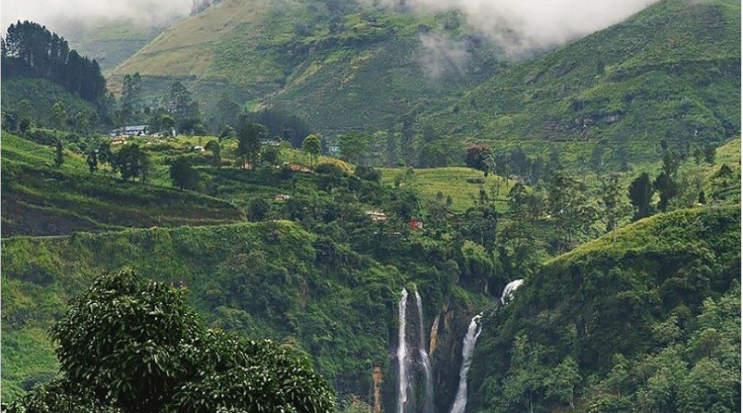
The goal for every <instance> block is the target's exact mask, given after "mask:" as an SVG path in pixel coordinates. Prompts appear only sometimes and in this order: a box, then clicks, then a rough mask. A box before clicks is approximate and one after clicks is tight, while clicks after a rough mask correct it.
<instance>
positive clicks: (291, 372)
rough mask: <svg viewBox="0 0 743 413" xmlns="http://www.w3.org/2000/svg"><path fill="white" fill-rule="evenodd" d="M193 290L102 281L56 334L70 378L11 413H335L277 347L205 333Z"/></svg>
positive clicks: (324, 388) (121, 278) (298, 360)
mask: <svg viewBox="0 0 743 413" xmlns="http://www.w3.org/2000/svg"><path fill="white" fill-rule="evenodd" d="M186 291H187V290H185V289H175V288H173V287H171V286H169V285H167V284H165V283H159V282H153V281H142V280H141V279H139V277H137V275H136V274H134V273H133V272H132V271H131V270H123V271H120V272H117V273H114V274H111V275H105V276H102V277H99V278H97V279H95V280H94V281H93V284H92V285H91V287H90V288H89V289H88V290H87V291H86V292H85V293H83V294H82V295H81V296H79V297H77V298H75V299H73V300H72V301H71V302H70V308H69V310H68V311H67V313H65V314H64V315H63V316H62V317H61V319H60V320H59V321H57V323H56V324H55V325H54V326H53V327H52V330H51V336H52V338H53V339H54V340H55V341H56V342H57V343H59V347H58V348H57V350H56V354H57V358H58V359H59V363H60V372H61V374H60V378H59V379H57V380H56V381H54V382H52V383H49V384H47V385H44V386H41V387H37V388H36V389H34V390H33V391H32V392H31V393H30V394H29V395H27V396H24V397H22V398H21V399H20V400H16V401H15V402H14V403H13V404H12V405H10V406H3V411H9V412H11V413H16V412H18V413H20V412H27V411H38V412H55V411H66V412H73V411H74V412H83V411H96V412H146V413H147V412H153V413H154V412H163V411H184V412H185V411H188V412H216V411H233V412H237V411H241V412H259V411H292V412H302V413H305V412H306V413H309V412H329V411H333V410H334V409H335V406H334V397H333V394H332V389H331V388H330V386H329V385H328V383H327V382H326V381H325V380H324V379H323V378H322V377H320V376H319V375H317V374H315V373H314V372H313V371H312V368H311V367H310V365H309V363H308V361H307V360H306V359H304V358H302V357H301V356H299V355H297V354H295V353H291V352H289V351H288V350H286V349H283V348H281V347H279V346H278V345H276V344H274V343H273V342H271V341H268V340H264V341H254V340H247V339H244V338H242V337H239V336H235V335H228V334H226V333H223V332H219V331H212V330H207V329H205V328H204V327H203V325H202V324H201V322H200V320H199V319H198V318H197V316H196V314H195V312H194V311H193V310H192V309H191V308H190V307H189V306H188V305H187V304H186V300H185V293H186Z"/></svg>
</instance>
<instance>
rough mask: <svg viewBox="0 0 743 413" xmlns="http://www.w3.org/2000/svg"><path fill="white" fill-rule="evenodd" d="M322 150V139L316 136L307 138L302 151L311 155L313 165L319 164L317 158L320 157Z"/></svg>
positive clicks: (303, 142)
mask: <svg viewBox="0 0 743 413" xmlns="http://www.w3.org/2000/svg"><path fill="white" fill-rule="evenodd" d="M321 149H322V148H321V147H320V138H319V137H318V136H317V135H315V134H311V135H309V136H307V137H306V138H304V140H303V141H302V150H303V151H304V152H305V153H306V154H307V155H309V157H310V164H311V165H314V163H315V162H317V157H318V155H320V151H321Z"/></svg>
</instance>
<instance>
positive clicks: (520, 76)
mask: <svg viewBox="0 0 743 413" xmlns="http://www.w3.org/2000/svg"><path fill="white" fill-rule="evenodd" d="M740 39H741V32H740V2H735V1H730V0H714V1H702V2H687V1H682V0H664V1H662V2H660V3H657V4H655V5H653V6H651V7H649V8H647V9H646V10H644V11H642V12H640V13H638V14H636V15H635V16H633V17H631V18H629V19H627V20H626V21H624V22H622V23H620V24H617V25H615V26H613V27H610V28H608V29H606V30H602V31H600V32H597V33H594V34H592V35H590V36H587V37H586V38H583V39H581V40H578V41H576V42H574V43H572V44H570V45H567V46H565V47H562V48H560V49H558V50H556V51H554V52H551V53H548V54H546V55H543V56H542V57H539V58H535V59H532V60H528V61H525V62H522V63H515V64H513V65H512V66H510V67H509V68H507V69H505V70H502V71H500V72H499V73H498V74H497V75H496V76H495V77H493V78H492V79H490V80H488V81H487V82H485V83H483V84H482V85H480V86H478V87H477V88H475V89H474V90H472V91H471V92H469V93H467V94H466V95H465V96H463V97H462V98H461V99H460V100H459V102H458V103H457V104H456V105H454V106H452V107H451V108H450V109H449V110H447V111H444V112H441V113H438V114H436V115H435V116H432V117H430V118H428V119H426V122H429V123H432V124H434V125H436V129H437V130H438V131H439V132H440V133H442V134H449V135H452V136H454V137H456V138H461V137H468V136H473V137H476V138H478V139H482V140H485V141H492V142H497V145H496V146H498V147H513V146H523V147H529V148H531V149H532V151H534V150H539V151H544V150H545V149H548V148H555V149H558V150H562V149H567V148H569V150H570V151H571V152H574V153H573V154H572V155H568V157H569V158H571V160H575V159H576V158H577V156H576V155H581V154H582V155H586V156H584V157H583V158H584V159H586V158H588V156H587V155H588V154H589V153H590V151H591V150H592V148H593V147H594V146H595V145H599V146H601V147H603V148H608V149H613V151H614V153H615V156H614V159H613V161H614V163H617V162H619V161H620V159H618V158H619V155H618V154H620V153H627V154H628V157H629V158H630V159H631V160H651V159H657V158H658V154H657V153H656V150H655V147H656V145H657V143H658V142H660V141H661V140H666V141H668V142H669V147H671V148H672V149H673V150H676V151H683V152H685V151H686V150H687V148H688V145H689V144H695V143H703V142H711V143H716V144H720V143H721V142H723V141H724V140H725V139H728V138H731V137H733V136H736V135H737V134H739V133H740V118H741V112H740V99H741V95H740V87H741V83H740ZM576 142H577V143H579V144H577V145H575V144H572V143H576ZM622 147H624V149H623V150H622V151H618V150H617V149H618V148H622ZM658 152H659V151H658Z"/></svg>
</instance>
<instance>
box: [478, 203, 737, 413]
mask: <svg viewBox="0 0 743 413" xmlns="http://www.w3.org/2000/svg"><path fill="white" fill-rule="evenodd" d="M739 214H740V209H739V207H730V208H720V209H694V210H681V211H675V212H672V213H666V214H659V215H656V216H654V217H652V218H649V219H644V220H641V221H639V222H637V223H635V224H633V225H630V226H628V227H624V228H621V229H619V230H618V231H617V237H616V241H614V240H613V239H612V238H613V237H612V236H605V237H603V238H600V239H599V240H597V241H594V242H591V243H588V244H585V245H583V246H581V247H579V248H577V249H575V250H574V251H572V252H570V253H568V254H565V255H563V256H560V257H558V258H557V259H555V260H552V261H549V262H547V263H546V264H545V265H544V266H543V267H542V268H541V269H540V270H539V271H537V272H536V273H535V274H533V275H531V276H530V277H529V278H527V279H526V281H525V283H524V285H523V286H522V287H521V288H519V290H518V291H517V293H516V294H515V298H514V300H512V301H511V302H510V303H509V304H508V306H506V307H505V308H500V309H499V311H498V312H497V314H496V315H494V316H493V317H492V318H491V319H486V320H485V323H484V326H485V327H484V328H483V332H482V336H481V337H480V339H479V341H478V347H477V349H476V351H475V359H474V361H473V368H472V379H473V381H475V382H480V383H483V386H482V387H480V388H479V389H478V390H476V391H475V392H474V393H475V394H473V395H472V396H471V400H470V403H471V404H472V408H473V409H475V410H482V411H492V412H515V411H526V410H533V411H535V412H543V411H554V410H555V409H567V408H568V406H570V408H571V409H573V410H575V411H577V412H584V411H585V412H620V411H621V412H627V411H628V412H638V413H639V412H650V411H653V412H656V411H703V410H705V409H706V410H708V411H709V410H717V411H736V409H738V408H739V406H740V398H739V394H740V392H739V391H738V390H737V389H739V387H740V385H739V383H740V374H739V367H740V365H739V363H740V340H739V334H740V287H739V285H740V284H739V276H740V270H739V268H740V249H739V243H740V215H739ZM708 323H711V324H708ZM490 354H507V355H509V358H508V359H505V360H504V359H497V360H495V361H493V360H492V359H488V360H490V363H485V359H486V357H488V355H490ZM478 360H480V361H481V362H480V361H478ZM713 372H714V373H713ZM706 374H709V375H706ZM713 377H719V378H720V380H719V381H718V380H716V379H715V378H713ZM721 382H722V383H725V384H722V383H721ZM703 389H707V390H703Z"/></svg>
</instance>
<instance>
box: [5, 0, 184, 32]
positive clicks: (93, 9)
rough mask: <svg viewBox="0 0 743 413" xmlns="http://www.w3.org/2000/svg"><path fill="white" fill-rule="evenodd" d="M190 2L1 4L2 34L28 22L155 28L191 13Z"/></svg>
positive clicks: (37, 0) (26, 0)
mask: <svg viewBox="0 0 743 413" xmlns="http://www.w3.org/2000/svg"><path fill="white" fill-rule="evenodd" d="M191 2H192V0H3V1H2V3H0V20H1V21H2V31H3V32H5V30H6V29H7V28H8V26H10V24H11V23H15V22H16V21H18V20H31V21H34V22H37V23H39V24H42V25H45V26H47V27H49V28H50V29H51V30H56V29H58V28H59V26H60V25H62V24H66V23H69V22H70V21H75V20H76V21H78V22H80V21H82V22H85V21H88V20H91V19H98V18H113V19H117V20H118V18H122V17H123V18H127V19H131V20H132V21H140V22H143V23H147V24H157V23H162V22H164V21H167V20H169V19H170V18H172V17H174V16H184V15H187V14H188V13H189V12H190V11H191Z"/></svg>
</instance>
